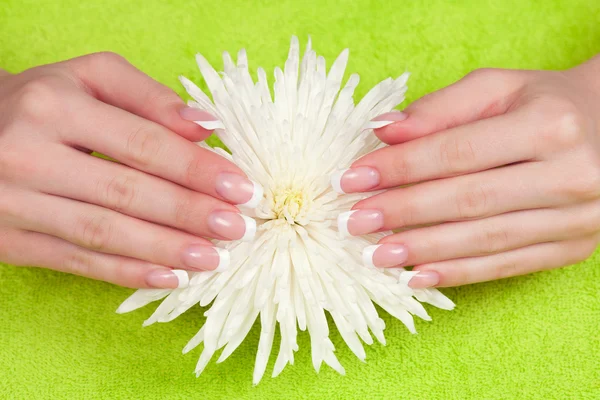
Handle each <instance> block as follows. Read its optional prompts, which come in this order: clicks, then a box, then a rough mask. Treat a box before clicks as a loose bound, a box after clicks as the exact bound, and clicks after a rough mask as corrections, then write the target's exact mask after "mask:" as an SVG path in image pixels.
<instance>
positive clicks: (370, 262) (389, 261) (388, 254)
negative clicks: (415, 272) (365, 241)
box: [362, 243, 408, 268]
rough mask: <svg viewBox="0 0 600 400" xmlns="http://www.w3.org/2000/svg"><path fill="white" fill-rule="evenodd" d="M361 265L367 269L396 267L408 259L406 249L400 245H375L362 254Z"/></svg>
mask: <svg viewBox="0 0 600 400" xmlns="http://www.w3.org/2000/svg"><path fill="white" fill-rule="evenodd" d="M362 257H363V263H364V264H365V265H367V266H369V267H377V268H383V267H396V266H400V265H402V264H404V263H405V262H406V260H407V259H408V249H407V248H406V247H405V246H403V245H401V244H392V243H388V244H375V245H372V246H367V247H365V249H364V250H363V253H362Z"/></svg>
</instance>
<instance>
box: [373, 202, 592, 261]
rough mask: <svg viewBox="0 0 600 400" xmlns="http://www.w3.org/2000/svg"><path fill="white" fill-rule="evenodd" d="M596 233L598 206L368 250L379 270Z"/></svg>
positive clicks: (482, 222) (414, 235) (392, 241)
mask: <svg viewBox="0 0 600 400" xmlns="http://www.w3.org/2000/svg"><path fill="white" fill-rule="evenodd" d="M599 229H600V206H599V205H598V203H597V202H589V203H586V204H585V205H582V206H579V205H578V206H574V207H569V208H564V209H541V210H527V211H519V212H514V213H508V214H502V215H497V216H494V217H490V218H484V219H479V220H475V221H466V222H454V223H445V224H441V225H436V226H430V227H425V228H419V229H412V230H407V231H404V232H400V233H396V234H393V235H389V236H386V237H384V238H383V239H382V240H380V241H379V243H378V245H376V246H377V247H376V248H375V250H373V251H372V253H371V254H372V263H373V265H375V266H377V267H392V266H398V265H419V264H425V263H433V262H440V261H446V260H452V259H457V258H464V257H476V256H486V255H490V254H497V253H501V252H505V251H508V250H513V249H517V248H521V247H527V246H530V245H534V244H537V243H545V242H555V241H562V240H569V239H571V238H574V237H580V236H587V235H592V234H594V233H595V232H597V231H598V230H599ZM399 250H402V251H399Z"/></svg>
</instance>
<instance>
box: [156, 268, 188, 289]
mask: <svg viewBox="0 0 600 400" xmlns="http://www.w3.org/2000/svg"><path fill="white" fill-rule="evenodd" d="M189 283H190V279H189V277H188V273H187V272H186V271H184V270H181V269H155V270H154V271H150V272H148V274H147V275H146V284H147V285H148V286H150V287H153V288H157V289H180V288H185V287H187V286H188V285H189Z"/></svg>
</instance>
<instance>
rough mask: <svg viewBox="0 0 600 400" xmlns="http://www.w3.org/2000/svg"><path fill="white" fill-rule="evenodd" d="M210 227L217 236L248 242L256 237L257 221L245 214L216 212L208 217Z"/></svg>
mask: <svg viewBox="0 0 600 400" xmlns="http://www.w3.org/2000/svg"><path fill="white" fill-rule="evenodd" d="M208 226H209V228H210V229H211V230H212V231H213V232H214V233H216V234H217V235H219V236H221V237H224V238H226V239H229V240H241V241H243V242H247V241H249V240H252V239H254V236H255V235H256V221H255V220H254V219H252V218H250V217H247V216H245V215H243V214H238V213H235V212H230V211H215V212H213V213H211V214H210V215H209V216H208Z"/></svg>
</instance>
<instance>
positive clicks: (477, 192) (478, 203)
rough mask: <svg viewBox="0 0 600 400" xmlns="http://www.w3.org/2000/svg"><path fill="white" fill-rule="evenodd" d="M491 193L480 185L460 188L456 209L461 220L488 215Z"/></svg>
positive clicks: (468, 185)
mask: <svg viewBox="0 0 600 400" xmlns="http://www.w3.org/2000/svg"><path fill="white" fill-rule="evenodd" d="M490 203H491V198H490V193H489V191H487V190H486V189H484V187H483V186H481V185H480V184H467V185H462V186H459V187H458V189H457V194H456V208H457V212H458V216H459V217H460V218H461V219H471V218H476V217H480V216H484V215H486V214H487V212H488V210H489V208H490Z"/></svg>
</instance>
